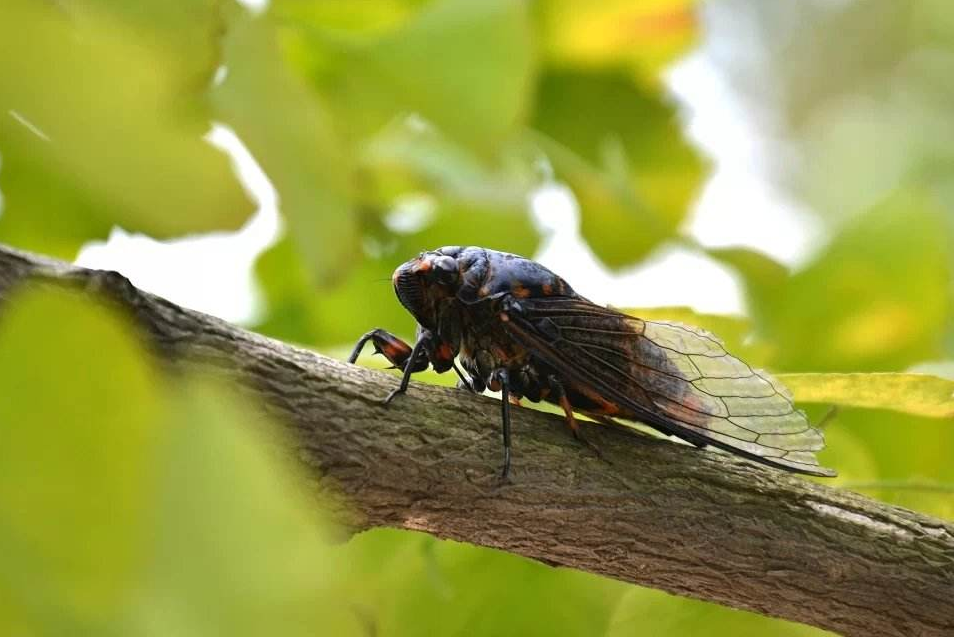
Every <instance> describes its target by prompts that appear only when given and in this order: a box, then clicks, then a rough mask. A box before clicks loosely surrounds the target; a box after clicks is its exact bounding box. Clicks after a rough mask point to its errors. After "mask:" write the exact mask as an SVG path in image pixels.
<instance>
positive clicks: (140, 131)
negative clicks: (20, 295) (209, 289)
mask: <svg viewBox="0 0 954 638" xmlns="http://www.w3.org/2000/svg"><path fill="white" fill-rule="evenodd" d="M69 4H70V7H62V6H60V5H59V4H54V3H36V2H28V1H26V0H10V2H8V3H7V6H5V8H4V19H3V20H2V21H0V47H2V50H0V153H2V158H3V166H2V172H0V188H2V189H3V202H4V213H3V217H2V218H0V238H3V240H4V241H9V242H12V243H15V244H17V245H20V246H23V247H27V248H32V249H36V250H41V251H46V252H49V253H53V254H57V255H61V256H64V257H68V258H73V257H74V256H75V253H76V250H77V248H78V247H79V246H80V245H82V244H83V243H84V242H85V241H87V240H89V239H92V238H101V237H104V236H105V235H106V234H107V233H108V231H109V229H110V228H111V227H112V225H113V224H118V225H121V226H123V227H124V228H126V229H127V230H130V231H139V232H144V233H148V234H150V235H152V236H154V237H170V236H174V235H183V234H186V233H192V232H202V231H210V230H218V229H234V228H237V227H239V226H240V225H241V224H242V222H243V221H244V220H245V219H246V218H247V216H248V214H249V213H250V212H251V204H250V202H249V200H248V197H247V196H246V194H245V193H244V191H243V190H242V188H241V187H240V186H239V184H238V182H237V180H236V179H235V176H234V174H233V171H232V169H231V167H230V165H229V160H228V158H227V157H226V156H225V155H224V154H223V153H221V152H220V151H218V150H217V149H215V148H213V147H212V146H211V145H209V144H208V143H206V142H205V141H203V140H202V139H201V138H202V135H203V134H205V133H206V132H207V130H208V128H209V123H208V121H207V120H206V119H205V118H204V117H203V116H202V115H201V112H202V107H201V103H202V100H203V94H204V93H203V92H204V86H203V83H202V79H203V78H208V77H209V76H210V75H211V73H212V72H213V71H214V70H215V58H216V55H217V49H216V46H215V40H214V38H213V37H212V36H213V34H214V33H215V31H216V29H217V28H218V26H219V22H218V13H217V10H215V8H214V6H212V5H208V4H207V3H201V4H200V3H198V2H196V4H194V5H190V6H191V7H192V9H191V10H190V14H189V15H191V16H193V17H195V16H198V17H199V21H197V22H193V23H192V24H193V25H194V26H193V28H194V29H195V30H198V31H202V32H204V33H207V34H208V35H207V36H206V37H203V38H197V37H195V38H194V37H192V36H191V35H189V36H188V39H189V40H190V41H191V46H190V47H188V48H187V49H182V50H181V53H182V54H183V55H186V56H187V57H188V62H189V64H188V65H185V64H184V58H182V57H175V56H171V55H170V54H169V50H170V49H175V48H177V44H176V42H174V41H173V38H174V37H175V36H169V39H167V38H166V35H167V33H166V32H163V31H161V30H159V29H155V30H151V31H149V36H148V37H144V36H143V33H142V31H140V30H138V27H142V26H143V24H144V22H143V20H138V21H137V22H136V24H137V25H138V27H137V28H130V25H129V24H127V23H126V22H124V18H130V16H131V12H128V11H120V12H116V11H112V10H107V9H110V8H113V9H114V8H115V7H114V6H113V5H111V4H110V3H106V2H102V3H92V2H90V3H84V4H82V5H76V6H73V3H69ZM160 4H162V3H155V2H150V3H147V4H145V5H143V7H142V8H141V11H142V12H143V13H144V14H147V13H148V14H149V15H152V13H151V12H153V10H154V9H155V10H156V12H158V13H165V14H166V15H171V14H168V12H163V11H162V10H161V9H157V8H158V7H159V5H160ZM67 9H72V10H75V11H76V13H75V14H73V13H69V12H68V11H67ZM119 14H122V15H119ZM189 33H190V34H191V33H194V31H191V30H190V31H189ZM183 35H184V34H183ZM193 56H195V57H194V58H193Z"/></svg>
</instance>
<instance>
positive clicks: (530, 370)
mask: <svg viewBox="0 0 954 638" xmlns="http://www.w3.org/2000/svg"><path fill="white" fill-rule="evenodd" d="M458 262H459V264H460V268H461V275H462V276H461V288H460V290H459V292H458V295H457V302H458V303H459V304H460V307H461V310H462V311H461V312H459V315H458V316H459V325H460V358H461V363H462V364H463V366H464V368H465V369H466V370H467V371H468V372H469V373H470V374H471V375H473V376H477V377H479V378H480V379H481V380H483V382H484V383H485V384H486V385H487V387H489V388H490V389H491V390H497V389H499V384H498V382H497V379H495V378H494V373H495V371H497V370H501V369H504V370H507V371H508V373H509V376H510V380H511V386H512V389H513V392H514V394H515V395H517V396H522V397H526V398H528V399H530V400H531V401H534V402H536V401H540V400H541V399H544V398H546V395H547V394H548V392H549V385H550V384H549V382H548V379H547V377H548V376H549V375H550V374H551V371H550V370H549V369H548V368H547V367H546V366H544V365H543V364H542V363H541V362H540V361H538V360H536V358H535V357H534V356H533V355H532V353H530V352H529V351H528V350H527V349H526V348H524V347H522V346H520V345H519V344H518V343H517V342H516V340H514V339H513V338H512V337H511V336H510V335H509V334H508V333H507V330H506V325H505V322H504V321H502V320H501V316H502V315H503V314H504V313H505V312H506V311H507V309H506V308H505V305H506V304H512V303H514V302H516V303H518V304H519V300H520V299H527V298H531V297H533V298H540V297H548V296H557V295H560V296H567V295H574V294H575V293H574V292H573V290H572V289H571V288H570V287H569V285H567V284H566V282H564V281H563V280H562V279H561V278H560V277H558V276H556V275H555V274H554V273H552V272H551V271H549V270H547V269H546V268H544V267H543V266H541V265H540V264H537V263H536V262H532V261H530V260H528V259H524V258H522V257H517V256H516V255H510V254H507V253H500V252H496V251H491V250H485V249H480V248H468V249H465V250H464V251H462V253H461V255H460V257H459V258H458Z"/></svg>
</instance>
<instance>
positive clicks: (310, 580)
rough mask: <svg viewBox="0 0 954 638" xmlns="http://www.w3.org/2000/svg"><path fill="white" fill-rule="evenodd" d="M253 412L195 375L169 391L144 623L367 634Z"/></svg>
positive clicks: (324, 533) (300, 495) (302, 498)
mask: <svg viewBox="0 0 954 638" xmlns="http://www.w3.org/2000/svg"><path fill="white" fill-rule="evenodd" d="M257 414H258V413H257V412H256V408H255V406H253V405H245V401H244V400H243V399H242V397H239V396H234V395H231V394H229V393H227V392H224V391H222V390H221V389H218V388H215V387H213V386H210V385H208V384H205V383H203V382H202V381H201V380H196V379H193V380H191V381H190V387H184V388H182V391H181V392H180V393H179V394H178V395H177V396H174V397H173V398H172V400H171V401H170V402H169V410H168V413H167V417H166V420H165V425H166V427H165V428H164V430H165V433H166V435H165V436H164V439H163V442H162V445H161V447H160V448H159V450H158V458H159V459H160V460H161V461H162V463H161V465H160V467H161V468H162V469H161V470H160V472H159V473H158V476H157V479H158V481H157V484H158V486H159V489H158V494H157V495H155V496H154V497H153V502H154V510H153V512H152V514H151V516H150V517H149V519H148V520H149V528H150V530H151V534H150V543H149V544H148V545H147V546H146V548H145V549H146V552H147V554H146V561H145V565H144V568H143V576H144V579H143V580H144V582H143V583H142V585H141V587H142V593H141V595H140V597H139V600H138V601H137V602H138V603H139V607H138V609H136V612H137V618H138V620H139V622H141V623H143V624H142V626H141V628H140V629H139V630H138V631H137V633H138V632H144V633H147V634H166V635H169V634H172V635H184V634H206V635H213V634H217V635H230V634H269V633H281V634H286V635H304V634H314V633H321V634H332V635H338V634H348V635H350V634H360V633H362V628H361V626H360V624H359V620H358V617H357V616H356V614H355V610H354V609H353V608H352V607H351V606H350V605H349V604H348V601H347V599H345V598H342V597H341V596H340V595H339V591H340V588H339V586H338V585H337V578H336V576H335V575H334V574H333V572H332V571H330V569H329V566H330V561H331V556H332V551H333V550H332V548H331V547H330V546H329V545H328V544H327V541H328V536H329V534H330V533H331V531H330V530H327V529H323V528H322V526H320V525H319V520H320V519H318V517H317V516H316V515H315V514H314V513H313V512H312V511H310V510H314V509H315V508H316V506H317V505H318V504H319V503H318V502H317V501H316V499H314V498H313V497H312V496H311V495H309V494H308V493H307V492H306V491H305V488H306V484H305V482H304V480H303V479H301V478H299V477H297V476H295V475H294V474H292V473H290V472H289V471H288V469H287V468H286V467H285V466H284V463H285V462H286V460H285V459H279V458H278V457H277V453H278V450H276V449H275V448H274V441H270V440H268V439H266V438H265V437H263V436H260V433H262V432H266V431H268V432H269V433H270V434H274V428H275V425H274V424H270V423H262V422H256V421H258V420H259V419H258V418H256V415H257ZM265 428H271V429H270V430H266V429H265ZM270 453H271V454H270ZM273 455H274V457H273ZM279 461H281V462H279Z"/></svg>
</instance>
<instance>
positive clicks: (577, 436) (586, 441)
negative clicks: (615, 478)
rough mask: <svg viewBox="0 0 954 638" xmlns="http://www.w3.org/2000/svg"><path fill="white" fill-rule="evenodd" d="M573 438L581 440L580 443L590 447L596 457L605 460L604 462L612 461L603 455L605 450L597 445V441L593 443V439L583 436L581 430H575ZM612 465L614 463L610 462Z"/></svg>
mask: <svg viewBox="0 0 954 638" xmlns="http://www.w3.org/2000/svg"><path fill="white" fill-rule="evenodd" d="M573 438H574V439H576V440H577V441H579V442H580V443H582V444H583V445H585V446H586V447H588V448H590V450H592V451H593V454H595V455H596V458H598V459H599V460H601V461H603V462H604V463H610V461H609V460H608V459H607V458H606V457H605V456H603V452H602V451H601V450H600V448H599V447H598V446H597V445H596V443H593V441H590V440H589V439H588V438H586V437H585V436H583V435H582V434H581V433H580V431H579V430H573ZM610 465H612V463H610Z"/></svg>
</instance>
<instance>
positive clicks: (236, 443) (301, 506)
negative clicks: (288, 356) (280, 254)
mask: <svg viewBox="0 0 954 638" xmlns="http://www.w3.org/2000/svg"><path fill="white" fill-rule="evenodd" d="M64 322H65V323H66V324H68V325H69V330H63V329H62V326H63V325H64ZM0 359H2V361H3V362H4V365H3V366H0V392H2V395H3V397H4V400H3V401H2V402H0V553H2V554H3V556H4V569H3V571H2V576H0V593H2V595H0V600H3V603H2V605H0V611H2V612H3V615H2V617H0V626H2V627H3V628H4V630H5V631H9V630H12V629H20V630H22V631H23V632H24V633H27V634H67V635H73V634H107V635H109V634H143V633H145V634H194V633H202V634H205V633H208V634H233V633H236V632H238V633H269V632H277V633H282V634H313V633H330V634H339V633H349V634H354V633H361V632H362V628H361V626H360V625H359V624H358V621H357V616H356V615H355V613H354V610H353V609H352V608H351V606H350V605H349V604H348V603H347V600H345V599H343V598H342V597H341V596H340V595H339V594H338V592H339V591H341V589H340V587H339V586H338V585H337V584H336V583H337V580H336V577H335V576H334V574H333V573H332V572H330V571H329V570H328V567H329V565H330V564H331V563H330V560H331V559H330V558H329V552H330V551H331V550H330V549H329V547H328V545H327V544H326V542H325V540H324V539H326V538H327V535H328V533H329V532H330V530H327V529H325V528H323V527H322V526H321V525H319V520H318V519H317V518H316V517H315V516H314V514H313V511H312V510H313V509H314V508H315V507H316V505H317V501H316V499H314V497H313V496H311V495H310V494H309V493H308V492H307V491H306V484H305V482H304V481H303V480H302V479H301V478H299V477H297V476H295V475H294V474H291V473H289V472H288V471H287V469H286V468H285V467H284V466H283V464H282V463H279V462H278V460H277V454H278V449H276V446H275V442H274V441H273V440H272V441H266V440H265V439H264V438H263V436H262V434H261V433H263V432H265V431H266V429H268V430H267V431H268V432H270V433H271V434H274V433H275V432H276V431H277V430H275V429H274V428H275V426H274V425H272V424H268V423H264V422H263V420H262V418H261V417H258V416H256V415H257V414H258V412H257V411H256V409H255V408H254V407H253V406H250V405H245V402H244V401H243V400H242V399H241V398H240V397H236V396H232V395H229V394H227V393H224V392H222V391H220V390H218V389H215V388H212V387H211V386H208V385H207V384H206V383H205V382H203V381H201V380H198V379H195V378H190V379H189V380H188V382H183V380H182V379H179V381H180V382H182V385H173V384H172V382H170V381H168V380H166V379H165V378H163V377H162V376H160V374H159V373H158V370H156V369H155V368H153V366H152V364H151V362H150V360H149V358H148V357H147V356H146V353H145V351H144V350H143V349H142V348H141V347H140V345H139V344H138V339H137V335H136V334H135V332H134V331H133V330H132V329H131V328H130V326H129V325H127V323H126V322H125V321H124V320H123V319H122V317H119V316H116V315H114V314H112V313H111V312H108V311H107V310H106V309H105V308H104V307H101V306H96V305H92V304H90V303H89V302H88V301H87V300H86V299H85V298H82V297H81V296H80V295H78V294H75V293H72V292H66V291H64V290H59V289H57V290H54V289H45V290H33V291H30V292H27V293H24V294H20V295H19V296H18V297H17V298H16V299H14V300H12V301H10V302H9V304H5V305H4V308H3V314H2V315H0ZM269 452H271V454H270V453H269ZM273 457H275V458H273Z"/></svg>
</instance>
